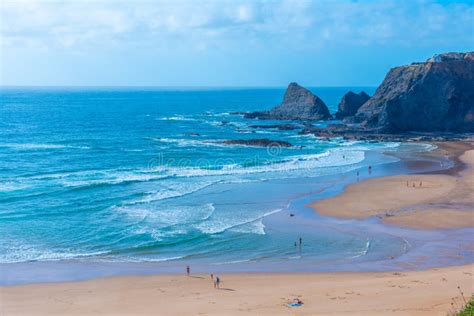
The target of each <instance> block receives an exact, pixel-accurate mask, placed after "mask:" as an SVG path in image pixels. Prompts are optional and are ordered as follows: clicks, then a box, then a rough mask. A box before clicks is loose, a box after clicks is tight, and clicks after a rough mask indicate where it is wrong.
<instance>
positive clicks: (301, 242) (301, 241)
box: [295, 237, 303, 247]
mask: <svg viewBox="0 0 474 316" xmlns="http://www.w3.org/2000/svg"><path fill="white" fill-rule="evenodd" d="M299 241H300V247H301V245H302V244H303V238H301V237H300V239H299ZM297 245H298V244H297V243H296V241H295V247H296V246H297Z"/></svg>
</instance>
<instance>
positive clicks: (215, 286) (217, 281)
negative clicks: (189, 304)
mask: <svg viewBox="0 0 474 316" xmlns="http://www.w3.org/2000/svg"><path fill="white" fill-rule="evenodd" d="M300 239H301V238H300ZM190 274H191V268H190V267H189V266H186V275H187V276H189V275H190ZM211 280H212V282H213V283H214V288H215V289H218V288H219V287H220V285H221V279H220V278H219V277H218V276H216V278H215V279H214V274H213V273H211Z"/></svg>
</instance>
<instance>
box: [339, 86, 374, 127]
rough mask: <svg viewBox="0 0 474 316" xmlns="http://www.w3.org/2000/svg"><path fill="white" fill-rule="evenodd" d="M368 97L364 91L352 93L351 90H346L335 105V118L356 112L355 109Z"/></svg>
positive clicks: (340, 118) (341, 117)
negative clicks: (336, 105) (337, 104)
mask: <svg viewBox="0 0 474 316" xmlns="http://www.w3.org/2000/svg"><path fill="white" fill-rule="evenodd" d="M369 99H370V96H369V95H368V94H367V93H365V92H364V91H362V92H360V93H354V92H352V91H349V92H347V93H346V94H345V95H344V96H343V97H342V99H341V102H339V106H338V107H337V112H336V115H335V116H336V118H337V119H339V120H342V119H343V118H345V117H348V116H353V115H355V114H356V113H357V110H359V108H360V107H361V106H362V105H363V104H364V103H365V102H367V100H369Z"/></svg>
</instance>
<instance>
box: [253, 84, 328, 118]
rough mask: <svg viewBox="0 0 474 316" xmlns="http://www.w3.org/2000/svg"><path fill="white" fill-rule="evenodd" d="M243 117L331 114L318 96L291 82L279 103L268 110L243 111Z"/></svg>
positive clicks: (309, 116)
mask: <svg viewBox="0 0 474 316" xmlns="http://www.w3.org/2000/svg"><path fill="white" fill-rule="evenodd" d="M244 117H245V118H258V119H264V120H269V119H273V120H327V119H330V118H331V114H329V110H328V108H327V106H326V104H324V102H323V101H322V100H321V99H320V98H319V97H318V96H316V95H314V94H313V93H311V91H309V90H308V89H306V88H303V87H301V86H300V85H298V84H297V83H294V82H292V83H290V84H289V85H288V88H287V89H286V92H285V96H284V97H283V102H282V103H281V104H280V105H278V106H276V107H274V108H273V109H271V110H270V111H263V112H251V113H245V114H244Z"/></svg>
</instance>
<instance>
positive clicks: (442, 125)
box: [355, 52, 474, 132]
mask: <svg viewBox="0 0 474 316" xmlns="http://www.w3.org/2000/svg"><path fill="white" fill-rule="evenodd" d="M355 119H356V121H359V122H362V126H364V127H366V128H375V129H378V130H384V131H387V132H408V131H419V132H473V131H474V52H468V53H446V54H439V55H435V56H433V57H432V58H430V59H428V60H427V61H426V62H423V63H413V64H411V65H407V66H400V67H396V68H393V69H391V70H390V71H389V72H388V74H387V75H386V77H385V79H384V81H383V82H382V84H381V85H380V86H379V88H378V89H377V91H376V92H375V94H374V96H373V97H372V98H370V100H368V101H367V102H366V103H365V104H364V105H362V106H361V107H360V109H359V110H358V111H357V114H356V117H355Z"/></svg>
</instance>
